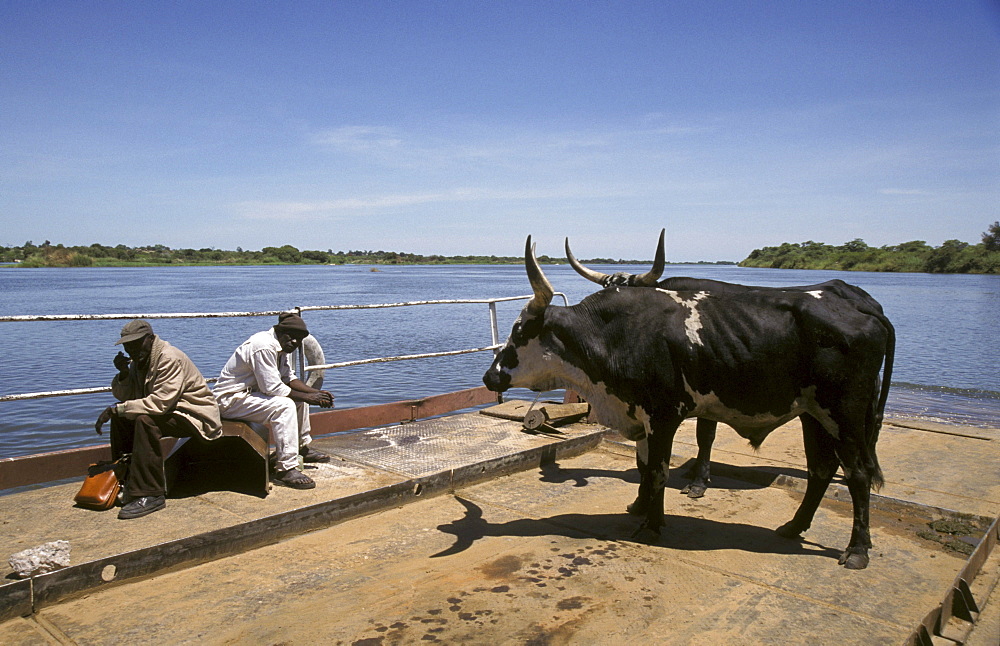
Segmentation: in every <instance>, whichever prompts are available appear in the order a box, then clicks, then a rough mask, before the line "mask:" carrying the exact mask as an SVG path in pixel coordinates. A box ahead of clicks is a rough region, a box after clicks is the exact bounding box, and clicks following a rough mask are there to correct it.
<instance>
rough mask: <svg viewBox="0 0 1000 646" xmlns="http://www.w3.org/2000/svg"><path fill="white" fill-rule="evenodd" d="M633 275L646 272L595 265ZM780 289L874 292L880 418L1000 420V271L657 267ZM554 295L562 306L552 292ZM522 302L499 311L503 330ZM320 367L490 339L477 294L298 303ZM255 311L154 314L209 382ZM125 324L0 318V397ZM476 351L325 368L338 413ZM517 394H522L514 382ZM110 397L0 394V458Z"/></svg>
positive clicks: (362, 292)
mask: <svg viewBox="0 0 1000 646" xmlns="http://www.w3.org/2000/svg"><path fill="white" fill-rule="evenodd" d="M595 269H598V270H601V271H606V272H608V273H611V272H614V271H632V272H641V271H645V270H646V269H647V267H628V266H625V267H621V266H615V267H601V266H595ZM544 270H545V273H546V275H547V276H548V277H549V279H550V280H551V282H552V283H553V286H554V287H555V289H556V290H557V291H561V292H564V293H565V294H566V295H567V298H568V299H569V303H570V304H573V303H577V302H579V301H580V300H581V299H582V298H584V297H585V296H587V295H588V294H590V293H592V292H593V291H595V290H596V289H597V286H596V285H594V284H593V283H589V282H587V281H586V280H584V279H583V278H581V277H579V276H577V275H576V274H575V273H574V272H573V270H572V269H571V268H570V267H568V266H546V267H545V268H544ZM664 275H665V276H669V275H686V276H695V277H702V278H713V279H717V280H724V281H729V282H737V283H743V284H752V285H767V286H783V285H803V284H811V283H818V282H822V281H825V280H829V279H831V278H841V279H843V280H845V281H847V282H850V283H853V284H855V285H858V286H860V287H862V288H864V289H865V290H867V291H868V292H869V293H870V294H872V296H874V297H875V298H876V299H877V300H878V301H879V302H880V303H882V306H883V307H884V309H885V312H886V314H887V315H888V316H889V318H890V319H891V320H892V322H893V323H894V324H895V326H896V332H897V349H896V363H895V369H894V373H893V388H892V390H891V391H890V396H889V401H888V414H889V415H895V416H904V417H916V418H926V419H929V420H935V421H944V422H950V423H957V424H965V425H972V426H984V427H992V428H997V427H1000V276H974V275H930V274H885V273H861V272H836V271H804V270H803V271H798V270H775V269H751V268H740V267H734V266H712V265H708V266H700V265H684V266H672V265H668V266H667V270H666V272H665V273H664ZM530 292H531V290H530V287H529V286H528V282H527V278H526V276H525V273H524V268H523V267H522V266H479V265H443V266H399V267H395V266H386V267H379V268H378V269H377V270H373V268H372V267H367V266H280V267H274V266H268V267H164V268H107V269H103V268H81V269H23V268H0V315H5V316H10V315H38V314H110V313H129V314H149V313H174V312H230V311H262V310H282V309H292V308H294V307H296V306H310V305H352V304H376V303H398V302H410V301H424V300H441V299H469V298H474V299H486V298H495V297H504V296H518V295H526V294H530ZM555 302H556V303H557V304H561V301H560V300H559V299H558V297H557V299H556V301H555ZM522 305H523V302H514V303H501V304H499V305H498V306H497V310H498V318H499V321H500V323H499V327H500V336H501V340H503V339H504V338H506V335H507V333H508V332H509V330H510V326H511V324H512V323H513V321H514V319H515V318H516V316H517V314H518V312H519V311H520V308H521V307H522ZM304 316H305V318H306V321H307V323H308V324H309V328H310V330H311V331H312V332H313V334H314V335H315V336H316V337H317V338H318V339H319V340H320V342H321V343H322V345H323V348H324V351H325V354H326V360H327V362H329V363H334V362H342V361H351V360H356V359H365V358H373V357H381V356H396V355H406V354H417V353H427V352H438V351H447V350H455V349H465V348H477V347H484V346H488V345H490V344H491V343H492V339H491V333H490V324H489V314H488V307H487V305H485V304H462V305H426V306H419V307H408V308H391V309H378V310H335V311H320V312H306V313H305V315H304ZM273 319H274V317H268V318H212V319H194V320H190V319H189V320H183V319H181V320H177V319H165V320H154V321H152V324H153V328H154V330H155V331H156V332H157V334H159V335H161V336H162V337H163V338H165V339H166V340H168V341H170V342H171V343H173V344H174V345H176V346H178V347H180V348H181V349H182V350H184V351H185V352H186V353H187V354H188V356H190V357H191V359H192V360H193V361H194V362H195V364H196V365H197V366H198V367H199V368H200V369H201V371H202V372H203V373H204V374H205V376H206V377H215V376H218V373H219V370H220V369H221V368H222V366H223V364H224V363H225V362H226V359H227V358H228V357H229V355H230V354H231V353H232V351H233V349H234V348H235V347H236V346H237V345H239V344H240V343H241V342H243V341H244V340H245V339H246V338H247V337H249V336H250V335H251V334H253V333H254V332H257V331H259V330H263V329H266V328H268V327H270V326H271V325H272V324H273V322H274V320H273ZM123 324H124V321H117V320H112V321H82V322H14V323H12V322H0V345H2V347H3V348H4V352H3V355H2V359H0V361H2V363H0V395H11V394H18V393H30V392H40V391H49V390H64V389H74V388H87V387H100V386H106V385H108V384H110V381H111V378H112V376H113V375H114V372H115V370H114V367H113V365H112V358H113V357H114V356H115V354H116V352H117V351H118V350H119V349H120V348H119V347H118V346H115V345H113V344H114V342H115V341H116V340H117V339H118V336H119V330H120V329H121V326H122V325H123ZM491 360H492V354H491V353H489V352H485V353H475V354H469V355H461V356H455V357H445V358H435V359H427V360H415V361H401V362H392V363H382V364H375V365H367V366H356V367H348V368H341V369H337V370H331V371H328V372H327V374H326V378H325V383H324V388H325V389H329V390H331V391H332V392H333V393H334V395H335V396H336V403H337V407H338V408H350V407H356V406H364V405H370V404H375V403H384V402H390V401H398V400H401V399H412V398H418V397H422V396H426V395H433V394H437V393H443V392H449V391H452V390H458V389H462V388H471V387H475V386H479V385H482V381H481V378H482V374H483V372H484V371H485V370H486V368H488V367H489V364H490V362H491ZM515 396H522V397H523V396H528V393H527V391H523V392H522V393H515ZM110 403H112V398H111V396H110V394H98V395H82V396H74V397H60V398H49V399H42V400H35V401H14V402H0V458H5V457H12V456H18V455H28V454H33V453H40V452H45V451H52V450H58V449H65V448H72V447H78V446H87V445H91V444H95V443H98V442H100V441H101V439H99V438H97V437H96V436H95V434H94V430H93V423H94V420H95V419H96V417H97V414H98V412H99V411H100V410H101V409H102V408H103V407H105V406H107V405H109V404H110Z"/></svg>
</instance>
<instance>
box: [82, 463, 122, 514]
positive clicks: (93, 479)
mask: <svg viewBox="0 0 1000 646" xmlns="http://www.w3.org/2000/svg"><path fill="white" fill-rule="evenodd" d="M117 464H118V463H117V462H98V463H97V464H92V465H90V466H89V467H88V468H87V479H86V480H84V481H83V486H81V487H80V491H79V493H77V494H76V497H75V498H73V500H74V501H76V504H77V505H79V506H80V507H86V508H87V509H97V510H99V511H103V510H105V509H111V508H112V507H114V506H115V502H117V501H118V493H119V492H120V491H121V489H122V483H121V482H120V481H119V480H118V476H117V475H116V474H115V467H116V466H117Z"/></svg>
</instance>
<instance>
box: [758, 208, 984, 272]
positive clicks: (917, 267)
mask: <svg viewBox="0 0 1000 646" xmlns="http://www.w3.org/2000/svg"><path fill="white" fill-rule="evenodd" d="M739 265H740V267H768V268H774V269H839V270H848V271H892V272H907V271H909V272H927V273H935V274H1000V221H998V222H994V223H993V224H991V225H990V227H989V229H988V230H987V231H986V232H985V233H983V240H982V242H981V243H979V244H969V243H967V242H961V241H959V240H946V241H945V242H944V243H942V244H941V246H940V247H931V246H930V245H928V244H927V243H926V242H924V241H923V240H914V241H912V242H904V243H902V244H897V245H887V246H884V247H869V246H868V245H867V244H865V241H864V240H862V239H860V238H856V239H854V240H851V241H850V242H846V243H844V244H842V245H840V246H839V247H836V246H832V245H828V244H823V243H821V242H813V241H811V240H810V241H808V242H800V243H789V242H786V243H784V244H782V245H781V246H778V247H764V248H762V249H754V250H753V251H752V252H751V253H750V255H749V256H747V258H746V259H745V260H743V261H742V262H740V263H739Z"/></svg>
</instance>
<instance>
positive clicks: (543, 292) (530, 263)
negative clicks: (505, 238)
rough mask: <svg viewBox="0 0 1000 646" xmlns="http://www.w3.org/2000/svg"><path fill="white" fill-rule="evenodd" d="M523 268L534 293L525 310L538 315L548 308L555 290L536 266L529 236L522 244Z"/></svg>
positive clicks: (536, 260)
mask: <svg viewBox="0 0 1000 646" xmlns="http://www.w3.org/2000/svg"><path fill="white" fill-rule="evenodd" d="M524 268H525V269H526V270H527V272H528V282H530V283H531V289H532V290H533V291H534V292H535V295H534V296H533V297H532V298H531V300H530V301H528V305H527V306H526V308H525V309H527V310H528V312H529V313H531V314H540V313H541V312H543V311H545V308H546V307H548V306H549V303H550V302H551V301H552V295H553V293H554V292H555V290H553V289H552V283H550V282H549V279H548V278H546V277H545V274H543V273H542V268H541V267H539V266H538V259H537V258H536V257H535V246H534V245H532V244H531V236H528V240H527V241H526V242H525V243H524Z"/></svg>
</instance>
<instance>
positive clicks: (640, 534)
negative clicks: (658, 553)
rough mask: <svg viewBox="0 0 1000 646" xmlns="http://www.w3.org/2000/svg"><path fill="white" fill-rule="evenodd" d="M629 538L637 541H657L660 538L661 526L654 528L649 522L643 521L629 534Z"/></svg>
mask: <svg viewBox="0 0 1000 646" xmlns="http://www.w3.org/2000/svg"><path fill="white" fill-rule="evenodd" d="M629 540H633V541H635V542H637V543H655V542H657V541H658V540H660V530H659V528H657V529H653V528H652V527H651V526H650V525H649V523H643V524H641V525H639V526H638V527H636V529H635V531H634V532H632V535H631V536H629Z"/></svg>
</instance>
